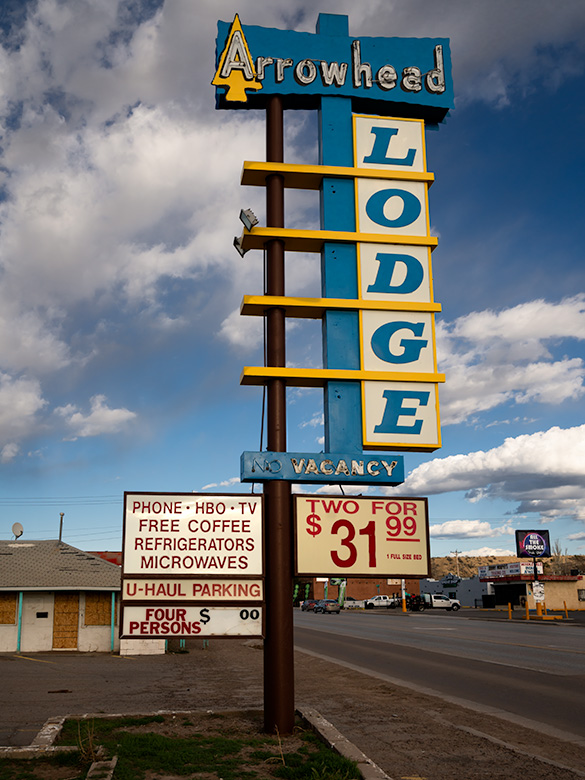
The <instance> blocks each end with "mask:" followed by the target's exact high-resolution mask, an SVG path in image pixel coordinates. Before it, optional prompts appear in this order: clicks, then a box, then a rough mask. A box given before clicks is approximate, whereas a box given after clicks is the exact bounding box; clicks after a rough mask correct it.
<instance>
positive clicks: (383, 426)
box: [362, 381, 441, 451]
mask: <svg viewBox="0 0 585 780" xmlns="http://www.w3.org/2000/svg"><path fill="white" fill-rule="evenodd" d="M362 414H363V421H364V433H363V447H364V449H394V450H401V449H402V450H415V451H416V450H424V451H427V450H428V451H432V450H436V449H438V448H439V447H440V446H441V429H440V424H439V393H438V387H437V385H436V384H434V383H431V382H376V381H371V382H370V381H368V382H362Z"/></svg>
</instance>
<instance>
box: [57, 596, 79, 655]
mask: <svg viewBox="0 0 585 780" xmlns="http://www.w3.org/2000/svg"><path fill="white" fill-rule="evenodd" d="M78 628H79V593H55V614H54V618H53V650H76V649H77V634H78Z"/></svg>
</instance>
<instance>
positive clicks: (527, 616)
mask: <svg viewBox="0 0 585 780" xmlns="http://www.w3.org/2000/svg"><path fill="white" fill-rule="evenodd" d="M524 607H525V609H526V620H530V610H529V609H528V599H526V602H525V604H524Z"/></svg>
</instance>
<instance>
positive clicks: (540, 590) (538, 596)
mask: <svg viewBox="0 0 585 780" xmlns="http://www.w3.org/2000/svg"><path fill="white" fill-rule="evenodd" d="M532 595H533V596H534V601H535V602H536V603H537V604H542V602H543V601H544V583H542V582H533V583H532Z"/></svg>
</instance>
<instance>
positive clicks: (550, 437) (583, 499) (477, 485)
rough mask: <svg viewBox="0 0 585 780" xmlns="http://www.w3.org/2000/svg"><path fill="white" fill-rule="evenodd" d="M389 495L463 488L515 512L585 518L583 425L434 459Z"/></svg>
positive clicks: (508, 440)
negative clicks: (515, 504)
mask: <svg viewBox="0 0 585 780" xmlns="http://www.w3.org/2000/svg"><path fill="white" fill-rule="evenodd" d="M386 490H387V492H388V493H389V494H396V493H400V494H403V495H409V494H410V495H426V494H431V495H432V494H440V493H449V492H455V491H467V493H466V495H467V498H469V499H484V498H501V499H504V500H507V501H515V502H518V508H517V511H518V512H519V513H526V512H539V513H540V514H541V515H542V516H543V517H546V518H547V519H549V520H550V519H554V517H557V516H572V517H575V518H578V519H583V520H585V425H581V426H577V427H575V428H565V429H563V428H557V427H554V428H550V429H549V430H547V431H539V432H538V433H534V434H526V435H524V436H518V437H516V438H508V439H506V440H505V441H504V443H503V444H501V445H500V446H499V447H495V448H493V449H491V450H488V451H486V452H484V451H481V450H479V451H477V452H471V453H469V454H467V455H451V456H449V457H447V458H435V459H433V460H431V461H429V462H427V463H423V464H422V465H420V466H418V468H416V469H414V471H412V472H411V473H410V474H409V475H408V477H407V478H406V481H405V482H404V484H403V485H401V486H400V487H399V488H388V489H386Z"/></svg>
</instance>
